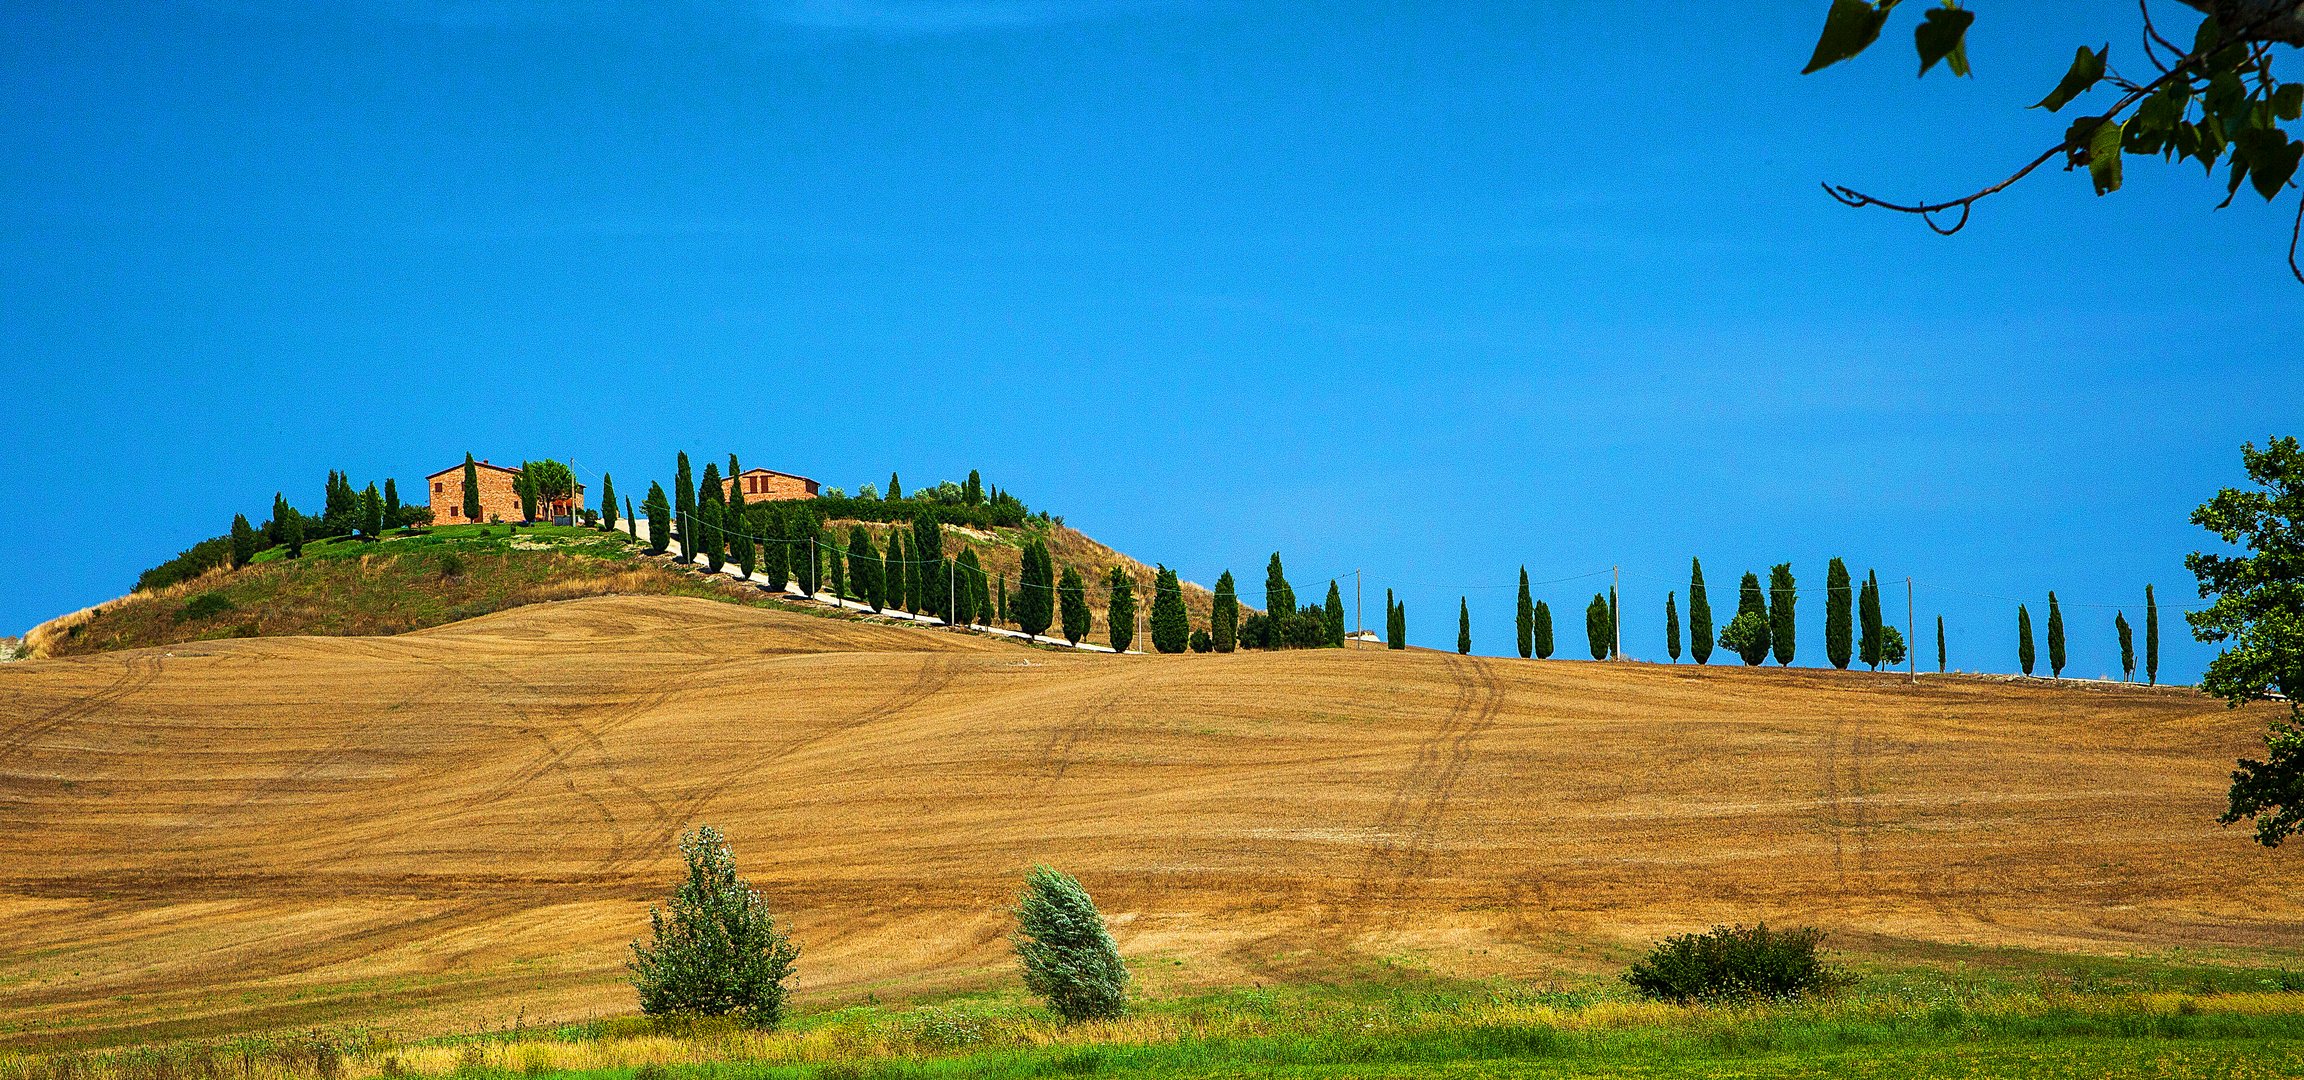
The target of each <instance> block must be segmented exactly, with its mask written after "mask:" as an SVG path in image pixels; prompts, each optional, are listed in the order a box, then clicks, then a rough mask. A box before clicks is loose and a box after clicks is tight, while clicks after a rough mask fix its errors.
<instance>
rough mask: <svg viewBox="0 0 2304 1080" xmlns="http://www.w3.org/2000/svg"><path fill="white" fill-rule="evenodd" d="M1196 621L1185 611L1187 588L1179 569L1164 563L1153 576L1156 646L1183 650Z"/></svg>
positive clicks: (1165, 650)
mask: <svg viewBox="0 0 2304 1080" xmlns="http://www.w3.org/2000/svg"><path fill="white" fill-rule="evenodd" d="M1191 639H1192V621H1191V617H1190V616H1188V615H1186V614H1185V613H1184V590H1183V586H1182V585H1181V584H1179V583H1178V582H1177V580H1176V571H1174V570H1170V569H1168V567H1167V566H1165V565H1163V566H1161V567H1160V568H1159V572H1158V573H1157V574H1156V575H1155V576H1154V577H1153V578H1152V648H1153V650H1154V651H1156V652H1164V653H1180V652H1183V651H1184V649H1185V647H1186V646H1188V645H1189V644H1190V643H1191Z"/></svg>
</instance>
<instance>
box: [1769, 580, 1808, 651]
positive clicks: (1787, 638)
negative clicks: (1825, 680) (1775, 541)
mask: <svg viewBox="0 0 2304 1080" xmlns="http://www.w3.org/2000/svg"><path fill="white" fill-rule="evenodd" d="M1799 599H1800V590H1799V586H1798V584H1797V583H1795V582H1794V581H1793V580H1792V564H1791V563H1777V564H1776V565H1775V566H1773V567H1770V568H1769V570H1768V647H1769V648H1770V649H1771V650H1774V652H1775V653H1776V664H1777V666H1778V667H1789V666H1791V664H1792V649H1793V641H1794V639H1793V634H1794V633H1795V632H1796V629H1797V627H1798V625H1799V624H1798V622H1797V620H1795V619H1794V618H1793V612H1794V611H1795V610H1796V608H1795V605H1796V604H1797V603H1798V602H1799Z"/></svg>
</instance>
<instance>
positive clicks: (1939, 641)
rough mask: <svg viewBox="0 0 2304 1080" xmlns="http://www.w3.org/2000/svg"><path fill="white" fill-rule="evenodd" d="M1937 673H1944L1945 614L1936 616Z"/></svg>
mask: <svg viewBox="0 0 2304 1080" xmlns="http://www.w3.org/2000/svg"><path fill="white" fill-rule="evenodd" d="M1936 674H1938V675H1942V674H1944V616H1942V615H1938V616H1936Z"/></svg>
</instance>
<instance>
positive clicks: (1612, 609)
mask: <svg viewBox="0 0 2304 1080" xmlns="http://www.w3.org/2000/svg"><path fill="white" fill-rule="evenodd" d="M1623 640H1624V624H1623V623H1622V622H1621V621H1619V617H1618V616H1617V613H1616V586H1614V585H1610V586H1608V658H1609V659H1611V660H1613V659H1615V658H1616V652H1617V648H1616V646H1617V645H1618V644H1619V643H1621V642H1622V641H1623Z"/></svg>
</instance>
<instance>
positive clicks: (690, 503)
mask: <svg viewBox="0 0 2304 1080" xmlns="http://www.w3.org/2000/svg"><path fill="white" fill-rule="evenodd" d="M695 523H696V477H695V475H694V474H693V473H690V472H689V471H688V451H686V450H682V451H680V462H679V464H678V465H676V466H674V467H673V469H672V528H673V531H674V532H675V533H676V534H677V535H678V536H679V537H680V561H681V562H684V563H692V562H695V561H696V551H695V547H696V545H695V544H694V543H693V542H691V541H690V540H689V538H688V531H689V528H690V526H692V525H694V524H695Z"/></svg>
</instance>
